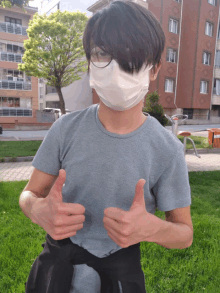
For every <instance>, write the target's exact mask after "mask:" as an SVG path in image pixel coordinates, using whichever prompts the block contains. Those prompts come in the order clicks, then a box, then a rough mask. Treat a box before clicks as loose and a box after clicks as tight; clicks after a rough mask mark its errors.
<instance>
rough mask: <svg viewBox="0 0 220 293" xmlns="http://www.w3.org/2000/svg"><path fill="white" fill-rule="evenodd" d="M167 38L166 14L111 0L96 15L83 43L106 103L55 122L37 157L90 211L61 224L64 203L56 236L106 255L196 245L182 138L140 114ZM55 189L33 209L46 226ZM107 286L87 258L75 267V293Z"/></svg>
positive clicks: (70, 199)
mask: <svg viewBox="0 0 220 293" xmlns="http://www.w3.org/2000/svg"><path fill="white" fill-rule="evenodd" d="M164 44H165V36H164V33H163V30H162V28H161V26H160V24H159V22H158V21H157V20H156V18H155V17H154V16H153V14H152V13H151V12H150V11H148V10H147V9H144V8H143V7H142V6H140V5H138V4H137V3H133V2H126V3H125V2H122V1H114V2H112V3H111V4H110V5H109V6H108V7H107V8H105V9H103V10H101V11H99V12H97V13H96V14H94V15H93V16H92V17H91V18H90V19H89V21H88V23H87V26H86V28H85V31H84V36H83V45H84V49H85V52H86V57H87V59H88V62H89V67H88V69H89V70H90V86H91V87H92V88H94V89H95V91H96V92H97V94H98V96H99V98H100V102H99V104H96V105H92V106H90V107H88V108H86V109H84V110H80V111H75V112H73V113H70V114H69V115H64V116H62V117H60V118H59V119H58V120H57V121H56V122H54V124H53V125H52V127H51V128H50V130H49V132H48V133H47V136H46V137H45V139H44V141H43V143H42V144H41V146H40V148H39V149H38V152H37V154H36V156H35V158H34V160H33V162H32V166H34V167H35V168H36V169H38V170H41V171H43V172H45V173H47V174H51V175H56V176H58V175H59V171H60V169H63V170H65V174H66V177H65V178H64V177H62V180H63V181H62V182H61V179H59V180H60V183H59V184H61V183H62V184H61V185H60V186H61V187H59V188H60V189H61V190H62V193H61V192H60V191H59V194H60V196H61V197H62V200H63V202H65V203H72V204H80V205H81V206H82V207H81V208H84V210H83V211H85V221H83V227H80V228H77V229H76V228H74V227H73V226H71V225H73V223H75V222H74V221H75V220H74V210H73V212H72V214H73V215H70V216H69V221H70V219H72V223H70V222H69V226H67V218H66V220H65V221H66V222H65V225H64V224H63V227H62V223H61V207H60V210H59V213H60V214H59V217H57V218H59V220H60V221H59V222H60V229H58V228H57V236H56V240H58V239H64V238H67V237H69V239H70V240H71V242H72V243H74V244H77V245H78V246H80V247H83V248H84V249H86V250H87V251H89V252H90V253H91V254H93V255H94V256H96V257H98V258H100V259H102V258H104V257H107V256H110V255H114V253H116V252H117V251H120V250H121V249H123V248H127V247H132V245H135V244H137V243H140V242H143V241H145V242H155V243H157V244H159V245H161V246H164V247H166V248H170V249H171V248H179V249H181V248H186V247H189V246H190V245H191V243H192V237H193V228H192V222H191V217H190V204H191V192H190V186H189V178H188V170H187V165H186V162H185V157H184V153H183V144H182V143H181V142H180V141H179V140H178V139H177V138H176V137H175V136H174V135H173V134H171V133H169V132H168V131H167V130H166V129H165V128H164V127H163V126H162V125H161V124H160V123H159V122H158V121H157V120H156V119H155V118H154V117H151V116H150V115H149V114H148V115H147V116H146V115H145V114H143V112H142V108H143V100H144V97H145V96H146V94H147V92H148V90H149V83H150V81H153V80H155V79H156V77H157V75H158V72H159V69H160V67H161V55H162V52H163V50H164ZM152 66H153V67H152ZM62 172H63V171H62ZM62 174H63V173H62ZM62 176H63V175H62ZM63 178H64V179H63ZM64 182H65V185H64V186H63V187H62V185H63V183H64ZM38 184H40V182H39V183H38ZM56 188H57V190H58V189H59V188H58V185H56ZM55 194H57V191H56V190H55V191H54V189H53V191H51V192H50V193H49V195H48V197H49V198H50V201H49V200H47V201H44V200H42V201H41V202H43V203H44V205H41V206H40V205H39V204H38V205H37V204H36V205H33V208H32V215H33V218H34V219H35V222H36V223H38V224H39V225H41V227H43V228H44V230H45V231H46V232H47V233H48V234H49V233H50V232H51V231H52V230H51V229H52V228H51V226H50V227H49V226H48V223H49V222H50V223H52V222H53V219H52V216H50V213H51V209H52V208H51V209H50V211H49V210H48V209H49V208H47V205H49V203H50V204H51V205H53V206H54V207H56V213H57V210H58V206H59V201H57V202H56V204H54V203H53V201H55ZM56 200H57V199H56ZM62 200H61V202H62ZM61 202H60V205H61ZM37 207H38V208H37ZM156 208H158V209H159V210H161V211H164V212H165V213H166V221H163V220H161V219H159V218H158V217H156V216H154V212H155V210H156ZM39 211H40V212H39ZM62 211H63V212H64V206H62ZM81 213H82V210H81ZM70 214H71V211H70ZM43 219H45V220H44V221H43ZM81 221H82V220H81ZM78 223H79V222H78ZM51 225H52V224H51ZM79 229H80V230H79ZM76 230H77V233H76ZM54 235H55V234H54ZM52 236H53V235H52ZM122 265H123V263H122ZM131 267H132V266H131ZM128 269H130V268H128ZM118 286H119V288H120V291H121V292H123V293H124V292H125V291H126V290H127V289H126V288H127V287H126V283H123V282H121V281H120V278H118ZM100 290H101V282H100V275H99V273H97V271H96V270H95V269H93V268H92V267H91V266H88V265H87V264H86V263H85V262H83V263H82V264H77V265H74V272H73V277H72V287H71V289H70V293H85V292H89V293H98V292H100ZM108 292H110V291H108ZM114 292H116V291H114ZM117 292H118V291H117ZM127 292H128V291H126V293H127ZM135 292H143V291H135ZM102 293H103V292H102ZM111 293H113V292H111Z"/></svg>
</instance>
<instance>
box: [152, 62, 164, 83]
mask: <svg viewBox="0 0 220 293" xmlns="http://www.w3.org/2000/svg"><path fill="white" fill-rule="evenodd" d="M161 65H162V62H161V61H160V63H159V65H156V66H155V74H154V71H153V68H151V70H150V81H154V80H155V79H156V78H157V75H158V73H159V71H160V68H161Z"/></svg>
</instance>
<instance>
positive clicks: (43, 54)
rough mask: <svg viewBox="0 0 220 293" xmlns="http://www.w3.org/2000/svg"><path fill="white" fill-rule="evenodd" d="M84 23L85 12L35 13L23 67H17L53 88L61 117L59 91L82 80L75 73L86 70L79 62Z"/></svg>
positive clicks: (28, 30)
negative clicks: (57, 99)
mask: <svg viewBox="0 0 220 293" xmlns="http://www.w3.org/2000/svg"><path fill="white" fill-rule="evenodd" d="M87 21H88V17H87V16H86V13H82V12H79V11H76V12H69V11H64V12H61V11H60V10H57V11H56V12H54V13H52V14H50V15H49V16H46V14H43V15H39V14H38V13H35V14H34V16H33V20H30V22H29V27H28V29H27V33H28V39H27V40H24V48H25V53H24V56H23V58H22V61H23V62H24V64H22V63H20V64H18V69H19V70H21V71H24V72H26V73H27V74H28V75H29V76H36V77H38V78H45V79H46V82H47V84H48V85H49V86H53V87H55V88H56V90H57V93H58V96H59V101H60V109H61V112H62V114H66V111H65V103H64V99H63V94H62V91H61V88H62V87H66V86H68V85H70V84H71V83H73V82H74V81H75V80H79V79H81V77H80V76H79V75H78V72H86V71H87V67H85V66H84V65H87V64H88V63H87V61H79V60H80V58H82V57H85V52H84V49H83V43H82V35H83V32H84V29H85V25H86V22H87ZM73 62H74V63H75V64H73Z"/></svg>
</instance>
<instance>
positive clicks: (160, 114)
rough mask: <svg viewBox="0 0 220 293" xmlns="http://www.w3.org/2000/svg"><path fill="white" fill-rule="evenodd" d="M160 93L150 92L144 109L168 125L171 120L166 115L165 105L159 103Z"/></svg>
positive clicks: (161, 122)
mask: <svg viewBox="0 0 220 293" xmlns="http://www.w3.org/2000/svg"><path fill="white" fill-rule="evenodd" d="M159 99H160V97H159V95H158V93H157V91H154V92H153V93H152V94H148V95H147V97H146V107H144V108H143V109H142V111H143V112H147V113H149V114H150V115H151V116H153V117H154V118H156V119H157V120H158V121H159V122H160V124H161V125H163V126H166V125H167V124H168V122H169V120H168V119H167V118H166V116H164V109H163V106H162V105H161V104H160V103H159Z"/></svg>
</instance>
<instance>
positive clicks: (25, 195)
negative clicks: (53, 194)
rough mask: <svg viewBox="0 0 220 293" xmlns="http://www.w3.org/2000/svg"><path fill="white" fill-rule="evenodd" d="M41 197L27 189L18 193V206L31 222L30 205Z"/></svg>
mask: <svg viewBox="0 0 220 293" xmlns="http://www.w3.org/2000/svg"><path fill="white" fill-rule="evenodd" d="M41 198H43V197H39V196H37V195H36V194H34V193H33V192H31V191H29V190H26V191H23V192H22V193H21V195H20V198H19V206H20V208H21V210H22V211H23V213H24V214H25V216H26V217H27V218H29V219H31V221H32V222H33V219H32V214H31V211H32V206H33V204H34V203H35V202H36V201H37V200H39V199H41Z"/></svg>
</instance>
